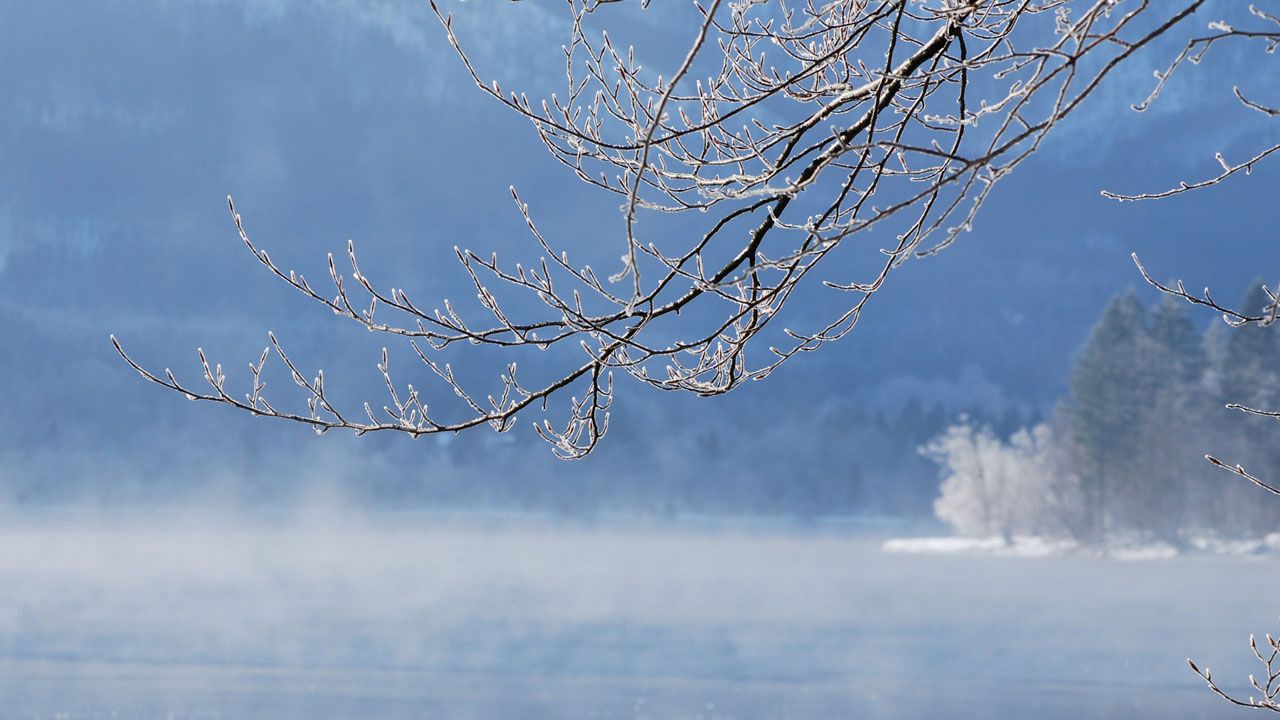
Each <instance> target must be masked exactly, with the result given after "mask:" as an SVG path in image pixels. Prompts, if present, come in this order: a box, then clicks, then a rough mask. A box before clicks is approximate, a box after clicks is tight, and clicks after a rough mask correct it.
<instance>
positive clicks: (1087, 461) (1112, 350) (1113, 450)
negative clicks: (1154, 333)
mask: <svg viewBox="0 0 1280 720" xmlns="http://www.w3.org/2000/svg"><path fill="white" fill-rule="evenodd" d="M1155 356H1156V352H1155V349H1154V343H1153V341H1152V340H1151V338H1150V336H1149V334H1148V330H1147V311H1146V308H1144V307H1143V306H1142V303H1141V302H1140V301H1139V300H1138V296H1137V294H1136V293H1135V292H1134V291H1133V290H1132V289H1130V290H1128V291H1126V292H1125V293H1123V294H1121V295H1119V296H1118V297H1116V298H1114V299H1112V301H1111V303H1110V304H1109V305H1107V308H1106V310H1105V311H1104V312H1103V314H1102V319H1101V320H1099V321H1098V324H1097V325H1095V326H1094V328H1093V331H1092V332H1091V333H1090V335H1089V339H1088V341H1086V343H1085V346H1084V349H1083V350H1082V351H1081V353H1080V356H1079V357H1078V358H1077V359H1076V363H1075V366H1074V367H1073V368H1072V371H1071V377H1070V380H1069V386H1070V391H1071V397H1070V399H1069V401H1068V403H1067V410H1068V413H1069V415H1070V419H1071V420H1070V426H1071V433H1072V436H1073V440H1074V441H1075V443H1076V444H1077V445H1078V447H1079V450H1080V456H1081V457H1080V460H1081V463H1082V465H1083V467H1081V468H1080V477H1081V495H1082V500H1083V502H1084V505H1085V507H1084V520H1085V526H1086V527H1085V528H1084V534H1085V535H1086V538H1087V539H1090V540H1098V539H1101V537H1102V536H1103V535H1104V534H1105V533H1106V531H1107V529H1108V526H1109V524H1110V523H1111V521H1112V516H1113V515H1114V513H1115V511H1116V507H1115V505H1116V500H1117V497H1118V491H1119V490H1120V483H1121V482H1122V478H1124V477H1125V476H1130V477H1131V476H1133V474H1134V473H1133V472H1132V471H1133V470H1134V465H1135V462H1134V458H1133V449H1134V448H1136V447H1138V444H1139V443H1140V442H1141V440H1142V439H1143V438H1142V420H1143V414H1144V412H1145V410H1146V408H1147V407H1148V405H1149V403H1150V398H1151V391H1152V389H1153V385H1154V382H1153V379H1152V377H1151V375H1150V373H1149V367H1148V366H1149V365H1150V363H1151V362H1152V361H1153V360H1154V358H1155Z"/></svg>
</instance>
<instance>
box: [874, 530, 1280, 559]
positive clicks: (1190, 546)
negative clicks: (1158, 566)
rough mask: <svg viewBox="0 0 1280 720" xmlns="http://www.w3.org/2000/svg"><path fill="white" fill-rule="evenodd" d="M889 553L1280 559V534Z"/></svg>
mask: <svg viewBox="0 0 1280 720" xmlns="http://www.w3.org/2000/svg"><path fill="white" fill-rule="evenodd" d="M881 550H883V551H884V552H887V553H900V554H910V555H990V556H993V557H1023V558H1038V557H1049V556H1054V555H1089V556H1095V557H1106V558H1111V559H1113V560H1167V559H1171V558H1176V557H1197V556H1221V555H1226V556H1232V557H1241V556H1260V557H1263V556H1267V557H1269V556H1280V533H1271V534H1269V535H1267V536H1266V537H1263V538H1261V539H1254V540H1223V539H1221V538H1215V537H1208V536H1201V537H1193V538H1189V539H1188V540H1187V542H1186V544H1185V545H1184V546H1183V547H1176V546H1174V545H1172V544H1170V543H1166V542H1151V541H1145V542H1144V541H1139V540H1115V541H1111V542H1108V543H1104V544H1099V545H1086V544H1082V543H1079V542H1077V541H1075V540H1054V539H1048V538H1041V537H1035V536H1026V535H1019V536H1015V537H1014V538H1013V539H1012V540H1011V541H1008V542H1006V541H1005V540H1004V539H1003V538H1000V537H986V538H975V537H962V536H944V537H910V538H890V539H888V540H885V541H884V542H883V543H882V544H881Z"/></svg>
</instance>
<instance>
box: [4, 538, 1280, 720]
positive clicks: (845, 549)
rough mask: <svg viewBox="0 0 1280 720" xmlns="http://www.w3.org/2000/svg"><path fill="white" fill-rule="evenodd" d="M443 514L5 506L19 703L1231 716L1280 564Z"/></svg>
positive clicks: (235, 712)
mask: <svg viewBox="0 0 1280 720" xmlns="http://www.w3.org/2000/svg"><path fill="white" fill-rule="evenodd" d="M893 532H894V531H893V530H892V529H891V528H890V529H884V528H882V529H880V530H878V531H877V530H868V529H867V528H861V529H858V528H844V529H830V528H828V529H827V530H823V531H813V530H806V529H797V528H789V527H785V526H768V525H762V524H755V525H746V524H739V525H726V524H723V523H720V524H718V525H717V526H715V527H710V526H700V525H698V524H696V523H684V524H679V525H668V526H638V525H635V524H630V525H625V526H624V527H623V528H622V529H618V528H617V527H613V528H609V527H604V526H603V525H597V526H595V527H591V526H584V525H581V524H579V525H574V526H555V525H552V524H550V523H538V522H532V521H528V520H523V521H495V520H492V519H490V520H486V521H483V522H481V521H460V520H444V519H440V518H432V517H395V518H382V519H376V518H375V519H364V520H360V521H355V520H351V519H350V518H347V519H342V520H335V519H333V518H331V517H312V518H310V519H304V520H296V519H288V520H284V519H276V520H271V521H268V520H262V519H258V520H253V521H249V522H239V521H235V522H232V521H227V520H222V521H211V520H208V519H207V518H194V517H190V516H187V517H184V516H181V515H176V516H175V515H172V514H168V515H164V516H160V515H140V514H134V515H131V516H130V517H128V518H124V519H116V520H112V521H102V520H96V519H88V518H85V517H67V518H58V517H47V518H43V519H40V520H30V519H14V518H12V517H9V518H7V519H5V520H4V521H3V523H0V717H4V718H31V719H36V718H58V719H62V720H74V719H79V718H139V719H151V718H163V719H165V720H168V719H169V718H173V719H175V720H179V719H183V718H246V719H251V720H252V719H258V718H261V719H263V720H266V719H268V718H270V719H272V720H276V719H292V718H297V719H299V720H302V719H304V718H305V719H306V720H323V719H326V718H362V719H363V718H379V719H387V720H395V719H398V718H448V719H450V720H454V719H458V720H465V719H469V718H475V719H477V720H499V719H504V720H505V719H507V718H584V719H585V718H629V719H633V720H641V719H653V720H659V719H666V718H673V719H675V718H687V719H689V720H694V719H697V718H701V719H702V720H711V719H713V718H742V719H753V718H760V719H762V720H763V719H770V718H793V719H794V720H802V719H818V718H823V719H826V718H870V719H875V718H885V719H890V718H895V719H896V718H995V719H1003V718H1009V719H1011V720H1012V719H1017V720H1023V719H1025V718H1038V719H1055V718H1064V719H1065V718H1126V719H1140V718H1162V719H1167V718H1219V717H1222V718H1230V717H1241V716H1243V715H1245V714H1248V713H1246V712H1244V711H1236V710H1233V709H1231V708H1229V707H1227V706H1225V705H1224V704H1223V703H1222V702H1221V701H1216V700H1214V698H1213V697H1212V696H1210V695H1209V694H1208V692H1207V691H1206V690H1205V689H1204V688H1203V686H1202V685H1201V684H1200V683H1199V682H1198V680H1197V678H1196V677H1195V676H1194V675H1193V674H1192V673H1191V672H1190V671H1189V670H1187V669H1186V665H1185V658H1186V657H1187V656H1193V657H1195V658H1196V659H1197V660H1203V661H1205V662H1207V663H1208V664H1209V665H1210V666H1212V667H1213V668H1214V670H1215V673H1216V674H1218V676H1219V677H1221V678H1223V679H1224V680H1228V681H1229V682H1231V683H1234V684H1235V685H1241V684H1242V683H1243V682H1245V681H1246V678H1247V673H1249V672H1254V671H1255V668H1254V667H1253V666H1252V665H1251V664H1250V663H1249V662H1247V661H1248V660H1249V657H1248V656H1249V651H1248V648H1247V645H1246V642H1247V638H1248V635H1249V633H1250V632H1257V633H1259V634H1261V633H1263V632H1266V631H1269V630H1273V629H1274V628H1275V627H1276V626H1277V624H1280V622H1278V621H1277V617H1276V616H1277V614H1278V613H1280V576H1277V573H1276V572H1275V570H1276V565H1275V562H1274V561H1272V560H1269V559H1265V558H1179V559H1173V560H1150V561H1133V562H1120V561H1115V560H1105V559H1098V558H1089V557H1079V556H1076V557H1053V558H1040V559H1023V558H1009V557H976V556H919V555H900V554H890V553H884V552H882V551H881V549H880V546H881V542H882V541H883V540H884V539H885V538H886V537H888V536H889V535H890V534H893Z"/></svg>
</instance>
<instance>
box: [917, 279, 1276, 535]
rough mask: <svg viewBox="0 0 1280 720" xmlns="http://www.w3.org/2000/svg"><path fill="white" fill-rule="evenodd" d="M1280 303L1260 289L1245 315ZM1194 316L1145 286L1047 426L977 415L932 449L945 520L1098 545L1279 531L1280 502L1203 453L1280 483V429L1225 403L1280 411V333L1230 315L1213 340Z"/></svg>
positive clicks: (1118, 311) (1114, 316) (986, 530)
mask: <svg viewBox="0 0 1280 720" xmlns="http://www.w3.org/2000/svg"><path fill="white" fill-rule="evenodd" d="M1269 303H1270V299H1269V298H1268V297H1267V294H1266V291H1265V289H1264V288H1263V286H1262V284H1261V283H1258V284H1256V285H1254V286H1253V287H1252V288H1251V289H1250V290H1249V292H1248V294H1247V296H1246V298H1245V300H1244V303H1243V308H1244V311H1245V312H1248V313H1258V312H1260V311H1261V310H1262V308H1263V307H1265V306H1267V305H1268V304H1269ZM1187 308H1188V305H1187V304H1186V303H1183V302H1179V301H1176V300H1175V299H1173V298H1171V297H1165V298H1163V299H1161V300H1160V301H1159V303H1158V304H1157V305H1156V306H1155V307H1154V308H1147V307H1145V306H1144V305H1143V303H1142V302H1141V301H1140V300H1139V299H1138V296H1137V295H1136V293H1134V292H1133V291H1129V292H1126V293H1124V294H1122V295H1120V296H1118V297H1116V298H1114V299H1113V300H1112V301H1111V303H1110V304H1109V305H1108V306H1107V308H1106V310H1105V311H1104V312H1103V315H1102V318H1101V319H1100V320H1099V321H1098V323H1097V324H1096V325H1095V326H1094V328H1093V331H1092V333H1091V334H1090V336H1089V339H1088V341H1087V343H1086V344H1085V346H1084V348H1083V350H1082V351H1081V352H1080V354H1079V356H1078V357H1077V359H1076V362H1075V365H1074V367H1073V368H1072V371H1071V376H1070V380H1069V394H1068V396H1067V397H1066V398H1064V399H1063V400H1062V401H1061V402H1060V403H1059V405H1058V406H1057V408H1056V409H1055V411H1054V412H1053V413H1052V415H1051V417H1050V419H1049V420H1048V421H1047V422H1046V423H1043V424H1040V425H1038V426H1030V427H1027V428H1025V429H1022V430H1019V431H1017V432H1014V433H1012V434H1011V435H1008V436H1004V435H1003V434H1002V433H1001V432H1000V431H998V430H996V429H993V428H991V427H990V426H988V425H987V424H985V423H984V422H982V421H981V420H980V419H977V418H966V419H962V420H961V421H960V422H958V423H956V424H953V425H951V426H950V427H948V428H947V429H946V430H945V431H944V432H943V433H942V434H941V435H940V436H939V437H938V438H936V439H934V440H933V441H932V442H930V443H928V444H927V445H926V446H925V453H926V454H927V455H928V456H929V457H931V458H933V459H935V460H936V461H937V462H939V464H940V465H941V467H942V478H943V483H942V489H941V497H939V498H938V500H937V502H936V504H935V508H936V512H937V515H938V517H939V518H941V519H943V520H946V521H948V522H950V523H951V524H952V525H953V526H954V527H955V528H956V529H957V530H958V531H960V532H962V533H965V534H970V535H981V536H995V535H1003V536H1005V537H1006V538H1010V537H1012V536H1014V535H1036V536H1041V537H1065V538H1072V539H1075V540H1079V541H1082V542H1089V543H1093V542H1104V541H1107V540H1110V539H1115V538H1126V539H1128V538H1143V539H1149V540H1162V541H1166V542H1171V543H1175V544H1179V543H1183V542H1186V541H1187V540H1188V539H1189V538H1191V537H1195V536H1217V537H1260V536H1262V535H1265V534H1267V533H1270V532H1273V531H1275V530H1276V529H1277V528H1278V527H1280V503H1278V502H1275V501H1273V498H1272V497H1271V496H1269V495H1267V494H1265V493H1263V492H1262V491H1260V490H1259V489H1258V488H1256V487H1254V486H1253V485H1251V484H1250V483H1248V482H1246V481H1244V480H1243V479H1241V478H1239V477H1236V476H1234V475H1232V474H1230V473H1226V472H1224V471H1222V470H1220V469H1217V468H1214V467H1213V466H1212V465H1211V464H1210V463H1209V462H1207V461H1206V460H1205V457H1204V456H1205V455H1206V454H1212V455H1214V456H1216V457H1218V458H1222V459H1223V460H1224V461H1227V462H1229V463H1230V464H1233V465H1234V464H1237V463H1239V464H1241V465H1243V466H1245V467H1246V468H1248V469H1249V470H1250V471H1251V472H1253V473H1254V474H1255V475H1259V476H1261V477H1271V478H1277V477H1280V424H1277V422H1276V421H1275V420H1274V419H1271V418H1267V417H1260V416H1257V415H1250V414H1247V413H1244V412H1241V411H1239V410H1230V409H1227V408H1226V407H1225V406H1226V405H1227V404H1228V403H1238V404H1243V405H1247V406H1249V407H1254V408H1263V409H1275V408H1277V407H1280V332H1278V331H1277V329H1276V328H1275V327H1274V326H1271V327H1262V326H1258V325H1248V326H1244V327H1239V328H1232V327H1230V326H1228V325H1227V324H1226V323H1223V322H1221V321H1220V320H1219V321H1215V322H1214V323H1212V324H1211V325H1210V326H1209V329H1208V331H1207V332H1205V333H1202V332H1200V331H1198V330H1197V328H1196V326H1195V325H1194V324H1193V323H1192V321H1191V319H1190V317H1189V315H1188V312H1187Z"/></svg>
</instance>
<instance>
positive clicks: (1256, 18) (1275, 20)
mask: <svg viewBox="0 0 1280 720" xmlns="http://www.w3.org/2000/svg"><path fill="white" fill-rule="evenodd" d="M1249 15H1250V16H1251V20H1252V21H1253V22H1252V24H1251V26H1250V27H1235V26H1232V25H1231V24H1229V23H1227V22H1226V21H1222V20H1216V21H1214V22H1211V23H1209V34H1207V35H1202V36H1199V37H1196V38H1192V39H1191V40H1190V41H1188V42H1187V44H1186V46H1185V47H1183V49H1182V52H1180V53H1178V55H1177V56H1176V57H1174V59H1173V62H1172V63H1170V64H1169V67H1168V68H1166V69H1165V70H1163V71H1159V72H1156V85H1155V88H1154V89H1153V90H1152V91H1151V94H1150V95H1148V96H1147V98H1146V99H1145V100H1143V101H1142V102H1140V103H1138V104H1136V105H1134V106H1133V108H1134V109H1135V110H1137V111H1139V112H1141V111H1143V110H1146V109H1147V108H1148V107H1150V105H1151V103H1153V102H1155V101H1156V99H1157V98H1159V97H1160V93H1161V91H1163V90H1164V88H1165V85H1166V83H1168V81H1169V78H1170V77H1172V75H1173V74H1174V72H1175V71H1176V70H1177V69H1178V68H1179V67H1181V66H1182V65H1183V64H1185V63H1188V62H1190V63H1192V64H1196V63H1199V62H1200V61H1201V60H1203V59H1204V57H1205V55H1207V54H1208V53H1209V51H1210V50H1212V49H1213V48H1215V47H1217V46H1219V45H1224V44H1227V43H1230V42H1251V43H1255V44H1257V45H1259V46H1260V47H1261V49H1262V50H1263V52H1265V53H1266V54H1268V55H1272V54H1274V53H1275V51H1276V48H1280V14H1276V13H1274V12H1267V11H1265V10H1262V9H1261V8H1259V7H1257V6H1256V5H1250V6H1249ZM1231 91H1232V93H1234V94H1235V97H1236V100H1238V101H1239V102H1240V104H1241V105H1242V106H1243V107H1245V108H1247V109H1249V110H1251V111H1254V112H1259V113H1262V114H1263V115H1265V116H1267V117H1272V118H1274V117H1276V116H1280V105H1272V104H1269V103H1262V102H1257V101H1255V100H1253V99H1251V98H1250V97H1249V96H1247V95H1246V94H1245V92H1244V91H1243V90H1241V89H1240V86H1239V85H1233V86H1232V88H1231ZM1276 152H1280V143H1275V144H1272V145H1270V146H1268V147H1265V148H1263V149H1261V150H1258V151H1256V152H1255V153H1254V154H1253V156H1251V157H1250V158H1248V159H1247V160H1243V161H1238V162H1230V161H1228V160H1227V159H1226V158H1225V157H1224V156H1223V155H1222V153H1220V152H1219V153H1216V154H1215V155H1214V159H1215V160H1216V161H1217V163H1218V167H1219V172H1218V173H1217V174H1216V175H1213V176H1210V177H1208V178H1204V179H1202V180H1197V181H1191V182H1189V181H1186V180H1183V181H1181V182H1179V183H1178V184H1177V185H1176V186H1175V187H1172V188H1169V189H1167V190H1162V191H1159V192H1149V193H1139V194H1134V195H1127V194H1122V193H1116V192H1110V191H1104V192H1103V193H1102V194H1103V195H1104V196H1106V197H1109V198H1112V199H1114V200H1159V199H1163V198H1168V197H1173V196H1175V195H1181V194H1182V193H1185V192H1190V191H1192V190H1201V189H1204V188H1207V187H1213V186H1214V185H1218V184H1220V183H1222V182H1223V181H1225V180H1226V179H1227V178H1229V177H1231V176H1233V175H1236V174H1238V173H1243V174H1245V175H1248V174H1249V173H1251V172H1253V168H1254V167H1256V166H1257V165H1258V163H1260V162H1262V161H1263V160H1265V159H1267V158H1268V157H1270V156H1271V155H1273V154H1275V153H1276ZM1184 295H1185V293H1184ZM1271 317H1272V321H1274V320H1275V315H1274V312H1273V313H1272V316H1271Z"/></svg>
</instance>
